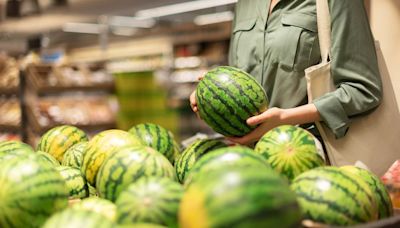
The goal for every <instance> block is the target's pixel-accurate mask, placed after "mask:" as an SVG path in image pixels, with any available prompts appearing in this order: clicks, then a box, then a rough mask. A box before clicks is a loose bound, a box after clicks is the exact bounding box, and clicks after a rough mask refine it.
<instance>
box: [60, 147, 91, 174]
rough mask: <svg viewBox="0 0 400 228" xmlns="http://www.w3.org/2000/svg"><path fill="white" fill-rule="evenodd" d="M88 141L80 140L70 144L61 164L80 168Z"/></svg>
mask: <svg viewBox="0 0 400 228" xmlns="http://www.w3.org/2000/svg"><path fill="white" fill-rule="evenodd" d="M87 144H88V142H80V143H77V144H75V145H73V146H71V147H70V148H69V149H68V150H67V151H66V152H65V153H64V156H63V160H62V163H61V164H62V165H63V166H70V167H75V168H81V167H82V162H83V153H84V152H85V149H86V146H87Z"/></svg>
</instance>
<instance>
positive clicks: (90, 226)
mask: <svg viewBox="0 0 400 228" xmlns="http://www.w3.org/2000/svg"><path fill="white" fill-rule="evenodd" d="M80 227H82V228H83V227H84V228H116V227H117V224H115V223H114V222H113V221H111V220H109V219H107V217H105V216H103V215H102V214H98V213H96V212H93V211H89V210H78V209H74V208H68V209H66V210H64V211H62V212H59V213H57V214H55V215H53V216H52V217H51V218H50V219H49V220H48V221H46V223H45V224H44V226H43V228H80Z"/></svg>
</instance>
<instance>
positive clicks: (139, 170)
mask: <svg viewBox="0 0 400 228" xmlns="http://www.w3.org/2000/svg"><path fill="white" fill-rule="evenodd" d="M145 176H157V177H167V178H170V179H173V180H174V179H176V174H175V170H174V168H173V166H172V165H171V163H170V162H169V161H168V159H167V158H165V157H164V156H163V155H162V154H160V153H159V152H157V151H155V150H154V149H152V148H150V147H145V146H132V147H125V148H123V149H121V150H119V151H117V152H115V153H113V154H111V155H110V156H108V158H106V159H105V160H104V163H103V165H102V166H101V168H100V170H99V173H98V176H97V182H96V188H97V191H98V193H99V195H100V197H102V198H106V199H108V200H111V201H113V202H114V201H115V200H116V199H117V197H118V195H119V194H120V193H121V192H122V191H123V190H125V189H126V188H127V187H128V185H130V184H131V183H133V182H135V181H136V180H138V179H139V178H140V177H145Z"/></svg>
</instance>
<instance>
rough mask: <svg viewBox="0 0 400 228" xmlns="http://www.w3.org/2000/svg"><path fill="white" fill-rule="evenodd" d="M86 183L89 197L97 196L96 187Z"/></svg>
mask: <svg viewBox="0 0 400 228" xmlns="http://www.w3.org/2000/svg"><path fill="white" fill-rule="evenodd" d="M87 185H88V190H89V197H92V196H98V194H97V189H96V188H95V187H93V186H92V185H91V184H89V183H87Z"/></svg>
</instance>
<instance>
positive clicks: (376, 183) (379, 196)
mask: <svg viewBox="0 0 400 228" xmlns="http://www.w3.org/2000/svg"><path fill="white" fill-rule="evenodd" d="M341 169H343V170H345V171H348V172H351V173H353V174H355V175H357V176H358V177H359V178H361V179H363V180H364V181H365V182H366V183H367V184H368V186H369V187H370V188H371V192H372V194H373V197H374V198H375V202H377V204H378V210H379V214H378V218H379V219H384V218H388V217H390V216H392V215H393V205H392V201H391V200H390V196H389V193H388V191H387V190H386V187H385V185H384V184H383V183H382V182H381V180H380V179H379V178H378V177H377V176H375V175H374V174H373V173H371V172H369V171H368V170H365V169H361V168H358V167H355V166H343V167H341Z"/></svg>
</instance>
